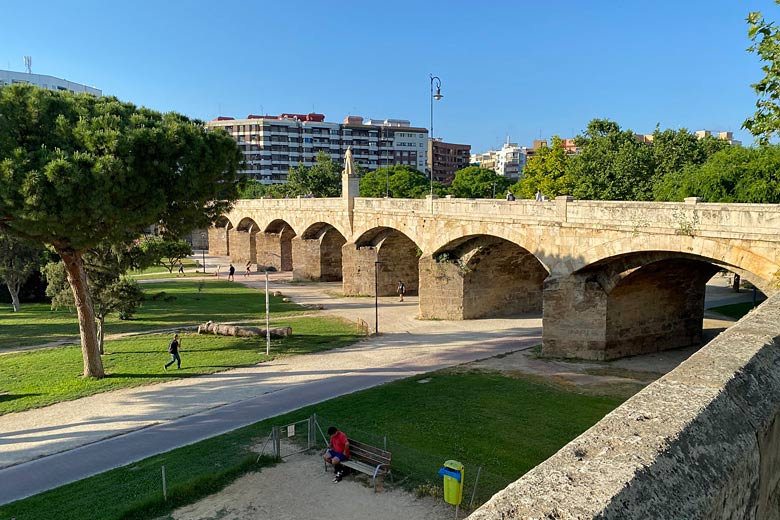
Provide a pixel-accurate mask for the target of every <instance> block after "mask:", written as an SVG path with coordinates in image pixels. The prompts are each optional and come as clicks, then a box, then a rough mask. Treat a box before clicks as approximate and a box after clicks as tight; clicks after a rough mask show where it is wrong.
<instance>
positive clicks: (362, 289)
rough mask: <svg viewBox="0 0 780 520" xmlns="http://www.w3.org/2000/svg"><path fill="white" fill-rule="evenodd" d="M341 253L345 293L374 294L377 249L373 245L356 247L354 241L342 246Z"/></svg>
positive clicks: (353, 294)
mask: <svg viewBox="0 0 780 520" xmlns="http://www.w3.org/2000/svg"><path fill="white" fill-rule="evenodd" d="M341 253H342V254H341V261H342V264H343V269H344V280H343V281H342V288H343V290H344V294H348V295H352V296H355V295H361V294H362V295H373V294H374V283H375V280H374V269H375V264H374V262H376V259H377V249H376V248H375V247H373V246H364V247H356V246H355V244H354V243H347V244H344V247H342V249H341Z"/></svg>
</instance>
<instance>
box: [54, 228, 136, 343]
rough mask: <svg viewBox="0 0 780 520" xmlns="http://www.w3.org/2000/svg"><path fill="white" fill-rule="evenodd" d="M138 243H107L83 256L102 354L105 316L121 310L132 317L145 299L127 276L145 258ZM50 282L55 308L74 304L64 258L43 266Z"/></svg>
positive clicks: (121, 314)
mask: <svg viewBox="0 0 780 520" xmlns="http://www.w3.org/2000/svg"><path fill="white" fill-rule="evenodd" d="M140 249H141V248H140V246H139V245H138V244H134V245H130V246H128V245H111V244H108V243H103V244H100V245H99V246H97V247H95V248H93V249H90V250H89V251H87V252H86V253H85V254H84V256H83V261H84V265H85V269H86V271H87V280H88V284H89V291H90V295H91V297H92V302H93V305H94V312H95V319H96V322H95V325H96V327H97V344H98V351H99V352H100V354H103V353H104V348H103V343H104V338H105V333H104V331H105V326H104V325H105V321H106V317H107V316H108V315H109V314H111V313H112V312H118V313H119V316H120V318H121V319H129V318H130V317H131V316H132V315H133V313H134V312H135V310H136V309H137V308H138V307H139V306H140V305H141V302H142V301H143V291H141V288H140V287H139V286H138V284H137V283H136V282H135V281H133V280H128V279H126V278H124V275H125V273H127V271H128V270H129V269H133V268H139V267H143V266H144V264H137V263H136V260H137V259H139V258H144V254H143V253H142V252H141V250H140ZM44 273H45V275H46V280H47V282H48V286H47V288H46V294H47V296H49V297H50V298H51V299H52V300H51V301H52V308H55V309H56V308H59V307H69V308H72V307H73V306H74V305H75V302H74V300H73V291H72V290H71V289H70V286H69V284H68V279H67V273H66V272H65V266H64V265H63V264H62V263H61V262H52V263H49V264H47V265H46V266H45V267H44Z"/></svg>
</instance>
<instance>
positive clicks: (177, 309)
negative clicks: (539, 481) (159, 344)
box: [0, 280, 305, 351]
mask: <svg viewBox="0 0 780 520" xmlns="http://www.w3.org/2000/svg"><path fill="white" fill-rule="evenodd" d="M141 287H142V288H143V290H144V292H145V293H146V300H145V301H144V303H143V305H142V306H141V308H140V309H139V310H138V312H137V313H136V314H135V315H134V316H133V318H132V319H130V320H124V321H123V320H120V319H119V318H117V317H116V315H111V316H109V317H108V318H107V319H106V334H115V333H121V332H139V331H149V330H155V329H164V328H172V327H186V326H193V325H197V324H199V323H205V322H206V321H208V320H212V321H242V320H262V319H264V316H265V297H264V293H263V292H262V291H260V290H257V289H250V288H248V287H245V286H244V285H241V284H239V283H232V282H227V281H220V280H207V281H184V280H179V281H169V282H155V283H144V284H141ZM304 311H305V309H304V308H302V307H300V306H299V305H296V304H294V303H284V302H282V298H279V297H273V296H272V297H271V313H272V315H273V316H280V315H293V314H296V313H300V312H304ZM0 323H2V327H0V351H2V350H4V349H8V348H12V347H18V346H28V345H42V344H45V343H49V342H51V341H57V340H61V339H73V340H78V337H79V328H78V322H77V321H76V312H75V310H73V311H69V310H59V311H52V310H51V307H50V306H49V305H48V304H44V303H26V304H22V307H21V310H20V311H19V312H13V309H12V308H11V306H10V305H8V306H2V307H0Z"/></svg>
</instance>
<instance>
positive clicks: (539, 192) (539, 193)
mask: <svg viewBox="0 0 780 520" xmlns="http://www.w3.org/2000/svg"><path fill="white" fill-rule="evenodd" d="M543 200H544V197H543V196H542V190H536V202H542V201H543Z"/></svg>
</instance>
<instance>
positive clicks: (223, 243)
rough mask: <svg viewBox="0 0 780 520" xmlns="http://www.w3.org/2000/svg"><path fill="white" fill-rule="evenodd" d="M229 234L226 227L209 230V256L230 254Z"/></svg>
mask: <svg viewBox="0 0 780 520" xmlns="http://www.w3.org/2000/svg"><path fill="white" fill-rule="evenodd" d="M229 236H230V234H229V233H228V229H227V228H226V227H210V228H209V254H210V255H219V256H227V255H228V254H230V243H229V242H228V240H229Z"/></svg>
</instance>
